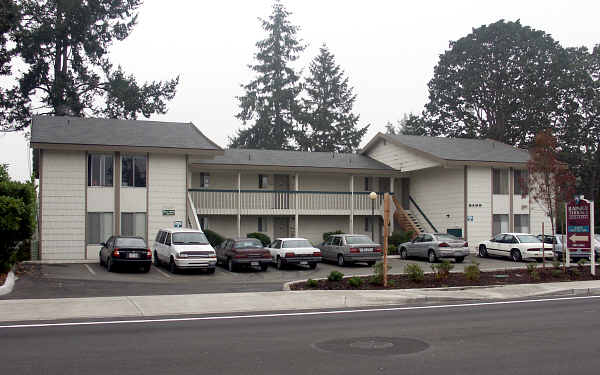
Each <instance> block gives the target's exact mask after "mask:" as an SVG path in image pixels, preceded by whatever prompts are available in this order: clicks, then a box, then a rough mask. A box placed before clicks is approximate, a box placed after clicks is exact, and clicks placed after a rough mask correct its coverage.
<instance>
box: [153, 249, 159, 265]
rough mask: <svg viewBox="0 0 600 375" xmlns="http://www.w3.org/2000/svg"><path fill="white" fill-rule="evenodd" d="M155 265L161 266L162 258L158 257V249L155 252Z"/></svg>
mask: <svg viewBox="0 0 600 375" xmlns="http://www.w3.org/2000/svg"><path fill="white" fill-rule="evenodd" d="M154 265H155V266H156V267H160V259H158V253H157V252H156V251H155V252H154Z"/></svg>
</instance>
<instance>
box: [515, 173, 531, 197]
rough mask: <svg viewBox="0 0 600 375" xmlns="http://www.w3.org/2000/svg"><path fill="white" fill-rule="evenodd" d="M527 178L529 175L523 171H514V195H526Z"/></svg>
mask: <svg viewBox="0 0 600 375" xmlns="http://www.w3.org/2000/svg"><path fill="white" fill-rule="evenodd" d="M528 178H529V173H527V171H526V170H524V169H516V170H515V171H514V180H515V182H514V191H515V195H526V194H528V188H527V187H528V186H527V185H528V181H527V180H528Z"/></svg>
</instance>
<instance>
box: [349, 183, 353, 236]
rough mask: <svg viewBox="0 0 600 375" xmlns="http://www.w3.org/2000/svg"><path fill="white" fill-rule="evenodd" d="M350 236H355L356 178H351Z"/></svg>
mask: <svg viewBox="0 0 600 375" xmlns="http://www.w3.org/2000/svg"><path fill="white" fill-rule="evenodd" d="M349 225H350V230H349V231H348V232H349V233H350V234H354V176H353V175H351V176H350V224H349Z"/></svg>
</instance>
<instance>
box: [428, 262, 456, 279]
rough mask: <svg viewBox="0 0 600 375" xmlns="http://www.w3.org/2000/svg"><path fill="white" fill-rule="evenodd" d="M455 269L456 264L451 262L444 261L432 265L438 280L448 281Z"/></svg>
mask: <svg viewBox="0 0 600 375" xmlns="http://www.w3.org/2000/svg"><path fill="white" fill-rule="evenodd" d="M453 268H454V264H452V263H450V261H449V260H447V259H444V260H442V261H441V262H440V263H437V264H432V265H431V270H432V271H433V274H434V275H435V278H436V279H438V280H446V279H447V278H448V277H449V276H450V271H452V269H453Z"/></svg>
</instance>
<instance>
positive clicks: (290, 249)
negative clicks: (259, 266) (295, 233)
mask: <svg viewBox="0 0 600 375" xmlns="http://www.w3.org/2000/svg"><path fill="white" fill-rule="evenodd" d="M268 250H269V251H270V252H271V257H272V258H273V262H274V263H275V265H276V266H277V268H278V269H282V268H284V267H285V266H286V265H289V264H299V265H302V266H309V267H310V268H312V269H314V268H316V267H317V263H318V262H320V261H321V250H319V249H317V248H315V247H313V245H311V244H310V241H308V240H307V239H304V238H277V239H276V240H275V241H273V243H272V244H271V245H269V248H268Z"/></svg>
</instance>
